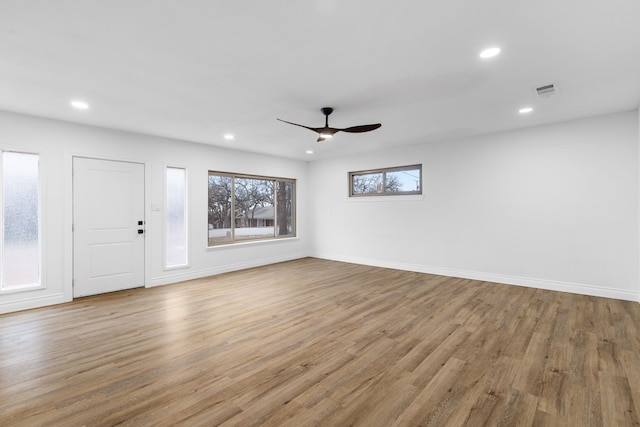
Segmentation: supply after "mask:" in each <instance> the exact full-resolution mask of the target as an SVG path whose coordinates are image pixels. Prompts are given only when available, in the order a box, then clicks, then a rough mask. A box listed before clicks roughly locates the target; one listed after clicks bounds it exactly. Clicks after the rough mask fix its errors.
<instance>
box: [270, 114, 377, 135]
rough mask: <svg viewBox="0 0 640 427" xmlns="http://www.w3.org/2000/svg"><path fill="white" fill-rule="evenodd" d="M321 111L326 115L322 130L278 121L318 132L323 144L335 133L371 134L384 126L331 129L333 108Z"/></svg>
mask: <svg viewBox="0 0 640 427" xmlns="http://www.w3.org/2000/svg"><path fill="white" fill-rule="evenodd" d="M320 111H322V114H324V116H325V119H324V127H322V128H312V127H309V126H305V125H299V124H297V123H291V122H288V121H286V120H282V119H278V120H280V121H281V122H285V123H289V124H290V125H294V126H300V127H303V128H305V129H309V130H312V131H314V132H318V134H319V135H320V136H318V142H321V141H324V140H326V139H329V138H332V137H333V135H334V134H335V133H338V132H351V133H360V132H369V131H372V130H375V129H378V128H379V127H380V126H382V124H380V123H376V124H373V125H360V126H351V127H348V128H344V129H338V128H332V127H329V115H330V114H331V113H333V108H331V107H323V108H321V109H320Z"/></svg>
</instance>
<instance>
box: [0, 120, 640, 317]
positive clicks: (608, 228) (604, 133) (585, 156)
mask: <svg viewBox="0 0 640 427" xmlns="http://www.w3.org/2000/svg"><path fill="white" fill-rule="evenodd" d="M639 134H640V114H639V112H638V111H632V112H627V113H620V114H614V115H609V116H603V117H597V118H591V119H585V120H579V121H573V122H567V123H560V124H555V125H550V126H543V127H535V128H529V129H525V130H520V131H514V132H504V133H500V134H492V135H486V136H482V137H476V138H469V139H461V140H455V141H442V142H436V143H428V144H424V145H420V146H413V147H406V148H403V149H394V150H388V151H383V152H374V153H367V154H362V155H358V156H352V157H349V158H343V159H333V160H326V161H316V162H313V163H311V164H308V163H306V162H300V161H294V160H287V159H280V158H275V157H269V156H263V155H257V154H250V153H245V152H238V151H233V150H226V149H223V148H217V147H213V146H207V145H202V144H194V143H189V142H184V141H176V140H171V139H166V138H160V137H154V136H148V135H139V134H133V133H127V132H120V131H113V130H107V129H100V128H95V127H89V126H80V125H75V124H70V123H65V122H60V121H55V120H47V119H41V118H36V117H31V116H25V115H20V114H14V113H7V112H0V148H2V149H17V150H29V151H36V152H39V153H40V156H41V157H40V160H41V173H42V175H43V189H42V190H43V191H42V214H43V218H42V233H43V234H42V239H43V277H44V281H43V283H44V285H45V289H42V290H38V291H30V292H19V293H7V294H0V312H8V311H14V310H20V309H25V308H32V307H37V306H42V305H47V304H55V303H60V302H64V301H69V300H71V297H72V292H71V290H72V289H71V278H72V257H71V253H72V251H71V248H72V234H71V214H72V203H71V202H72V198H71V196H72V194H71V192H72V185H71V179H72V178H71V164H72V162H71V159H72V157H73V156H74V155H82V156H91V157H99V158H107V159H116V160H128V161H138V162H142V163H144V164H145V169H146V192H147V196H146V197H147V199H146V200H145V206H146V214H145V215H146V221H147V238H146V239H147V240H146V242H147V243H146V248H147V254H146V265H145V268H146V286H155V285H162V284H166V283H173V282H177V281H180V280H185V279H189V278H196V277H203V276H207V275H211V274H217V273H221V272H225V271H231V270H236V269H241V268H246V267H252V266H257V265H263V264H268V263H273V262H278V261H283V260H288V259H295V258H300V257H304V256H307V255H314V256H318V257H322V258H327V259H335V260H342V261H349V262H357V263H362V264H370V265H379V266H385V267H392V268H401V269H406V270H413V271H422V272H429V273H436V274H445V275H451V276H457V277H468V278H474V279H480V280H490V281H496V282H502V283H510V284H517V285H525V286H535V287H540V288H544V289H555V290H564V291H569V292H578V293H584V294H589V295H598V296H606V297H612V298H621V299H630V300H636V301H640V277H639V265H640V251H639V250H638V242H639V236H640V229H639V227H638V213H639V206H640V195H639V193H640V185H639V180H640V177H639V176H638V165H639V161H640V160H639V159H640V152H639V150H638V146H639V145H640V137H639ZM334 143H338V141H337V140H336V141H335V142H334ZM344 143H347V142H346V141H345V142H344ZM414 163H422V164H423V174H424V177H423V178H424V181H423V186H424V194H423V196H421V197H401V198H400V199H397V198H384V199H381V198H365V199H357V200H352V199H349V198H348V197H347V173H348V172H349V171H354V170H363V169H370V168H378V167H388V166H399V165H406V164H414ZM165 166H181V167H186V168H187V170H188V174H189V175H188V179H189V189H188V191H189V194H188V197H189V201H190V211H189V220H190V223H191V229H190V266H189V267H188V268H185V269H179V270H164V269H163V256H162V251H163V246H162V236H163V234H162V233H163V223H162V216H163V212H162V211H153V210H152V209H151V206H152V205H159V206H161V207H162V206H163V194H164V188H163V183H164V167H165ZM210 169H212V170H220V171H232V172H244V173H250V174H258V175H269V176H279V177H286V178H295V179H297V196H298V202H297V217H298V238H296V239H293V240H284V241H277V242H268V243H267V242H262V243H252V244H246V245H241V246H233V247H231V246H227V247H221V248H212V249H208V248H207V241H206V227H207V225H206V224H207V216H206V204H207V200H206V194H207V185H206V182H207V171H208V170H210Z"/></svg>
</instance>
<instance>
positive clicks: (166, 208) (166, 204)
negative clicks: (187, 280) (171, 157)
mask: <svg viewBox="0 0 640 427" xmlns="http://www.w3.org/2000/svg"><path fill="white" fill-rule="evenodd" d="M169 169H178V170H181V171H183V173H184V199H183V203H184V246H185V248H184V259H185V262H184V263H183V264H171V265H169V260H168V256H167V251H168V250H169V245H168V242H167V238H168V231H167V226H168V221H169V218H168V215H169V197H168V194H167V192H168V190H169V183H168V178H169V177H168V170H169ZM164 185H165V186H164V198H165V200H164V212H165V213H164V239H163V241H164V251H163V252H164V267H163V268H164V270H175V269H179V268H186V267H189V265H190V261H189V173H188V170H187V168H186V167H184V166H174V165H165V167H164Z"/></svg>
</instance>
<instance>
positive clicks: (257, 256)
mask: <svg viewBox="0 0 640 427" xmlns="http://www.w3.org/2000/svg"><path fill="white" fill-rule="evenodd" d="M0 148H1V149H9V150H11V149H15V150H29V151H35V152H38V153H39V154H40V171H41V174H42V184H43V188H42V196H41V197H42V201H41V209H42V242H43V250H42V252H43V260H42V262H43V265H42V268H43V284H44V285H45V289H41V290H36V291H29V292H13V293H3V294H0V313H2V312H8V311H14V310H20V309H25V308H33V307H37V306H42V305H47V304H55V303H60V302H64V301H70V300H71V299H72V288H71V279H72V250H71V249H72V234H71V220H72V194H71V193H72V176H71V165H72V158H73V156H76V155H78V156H89V157H98V158H106V159H114V160H126V161H135V162H141V163H144V164H145V174H146V176H145V181H146V182H145V187H146V189H145V191H146V200H145V210H146V213H145V217H146V222H147V234H146V263H145V270H146V274H145V275H146V279H145V280H146V286H155V285H160V284H166V283H172V282H177V281H180V280H185V279H190V278H197V277H203V276H208V275H211V274H217V273H221V272H226V271H231V270H236V269H241V268H247V267H253V266H258V265H264V264H269V263H273V262H278V261H284V260H289V259H295V258H300V257H304V256H306V255H307V254H308V250H307V242H308V233H307V225H306V224H307V223H306V217H307V212H306V206H307V195H308V194H309V191H308V178H307V175H308V164H307V163H306V162H302V161H294V160H288V159H281V158H276V157H269V156H264V155H258V154H250V153H246V152H240V151H234V150H227V149H223V148H216V147H213V146H208V145H202V144H194V143H189V142H185V141H177V140H171V139H166V138H160V137H154V136H148V135H139V134H133V133H127V132H120V131H114V130H107V129H100V128H96V127H89V126H80V125H75V124H70V123H65V122H60V121H55V120H47V119H41V118H36V117H31V116H25V115H20V114H14V113H7V112H0ZM166 166H179V167H185V168H187V173H188V198H189V203H190V205H189V221H190V225H191V227H190V235H189V243H190V246H189V255H190V265H189V267H188V268H184V269H177V270H164V269H163V259H164V257H163V208H164V168H165V167H166ZM209 170H218V171H229V172H239V173H247V174H256V175H267V176H276V177H284V178H294V179H296V180H297V216H298V237H297V238H295V239H286V240H282V241H275V242H254V243H248V244H243V245H241V246H239V247H230V246H227V247H219V248H207V233H208V229H207V223H208V221H207V173H208V171H209ZM152 205H155V206H159V207H160V208H161V210H159V211H156V210H152V209H151V207H152Z"/></svg>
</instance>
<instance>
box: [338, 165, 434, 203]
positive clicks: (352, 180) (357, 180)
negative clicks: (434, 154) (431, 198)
mask: <svg viewBox="0 0 640 427" xmlns="http://www.w3.org/2000/svg"><path fill="white" fill-rule="evenodd" d="M401 194H422V165H411V166H399V167H394V168H384V169H372V170H367V171H358V172H349V197H358V196H394V195H401Z"/></svg>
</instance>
